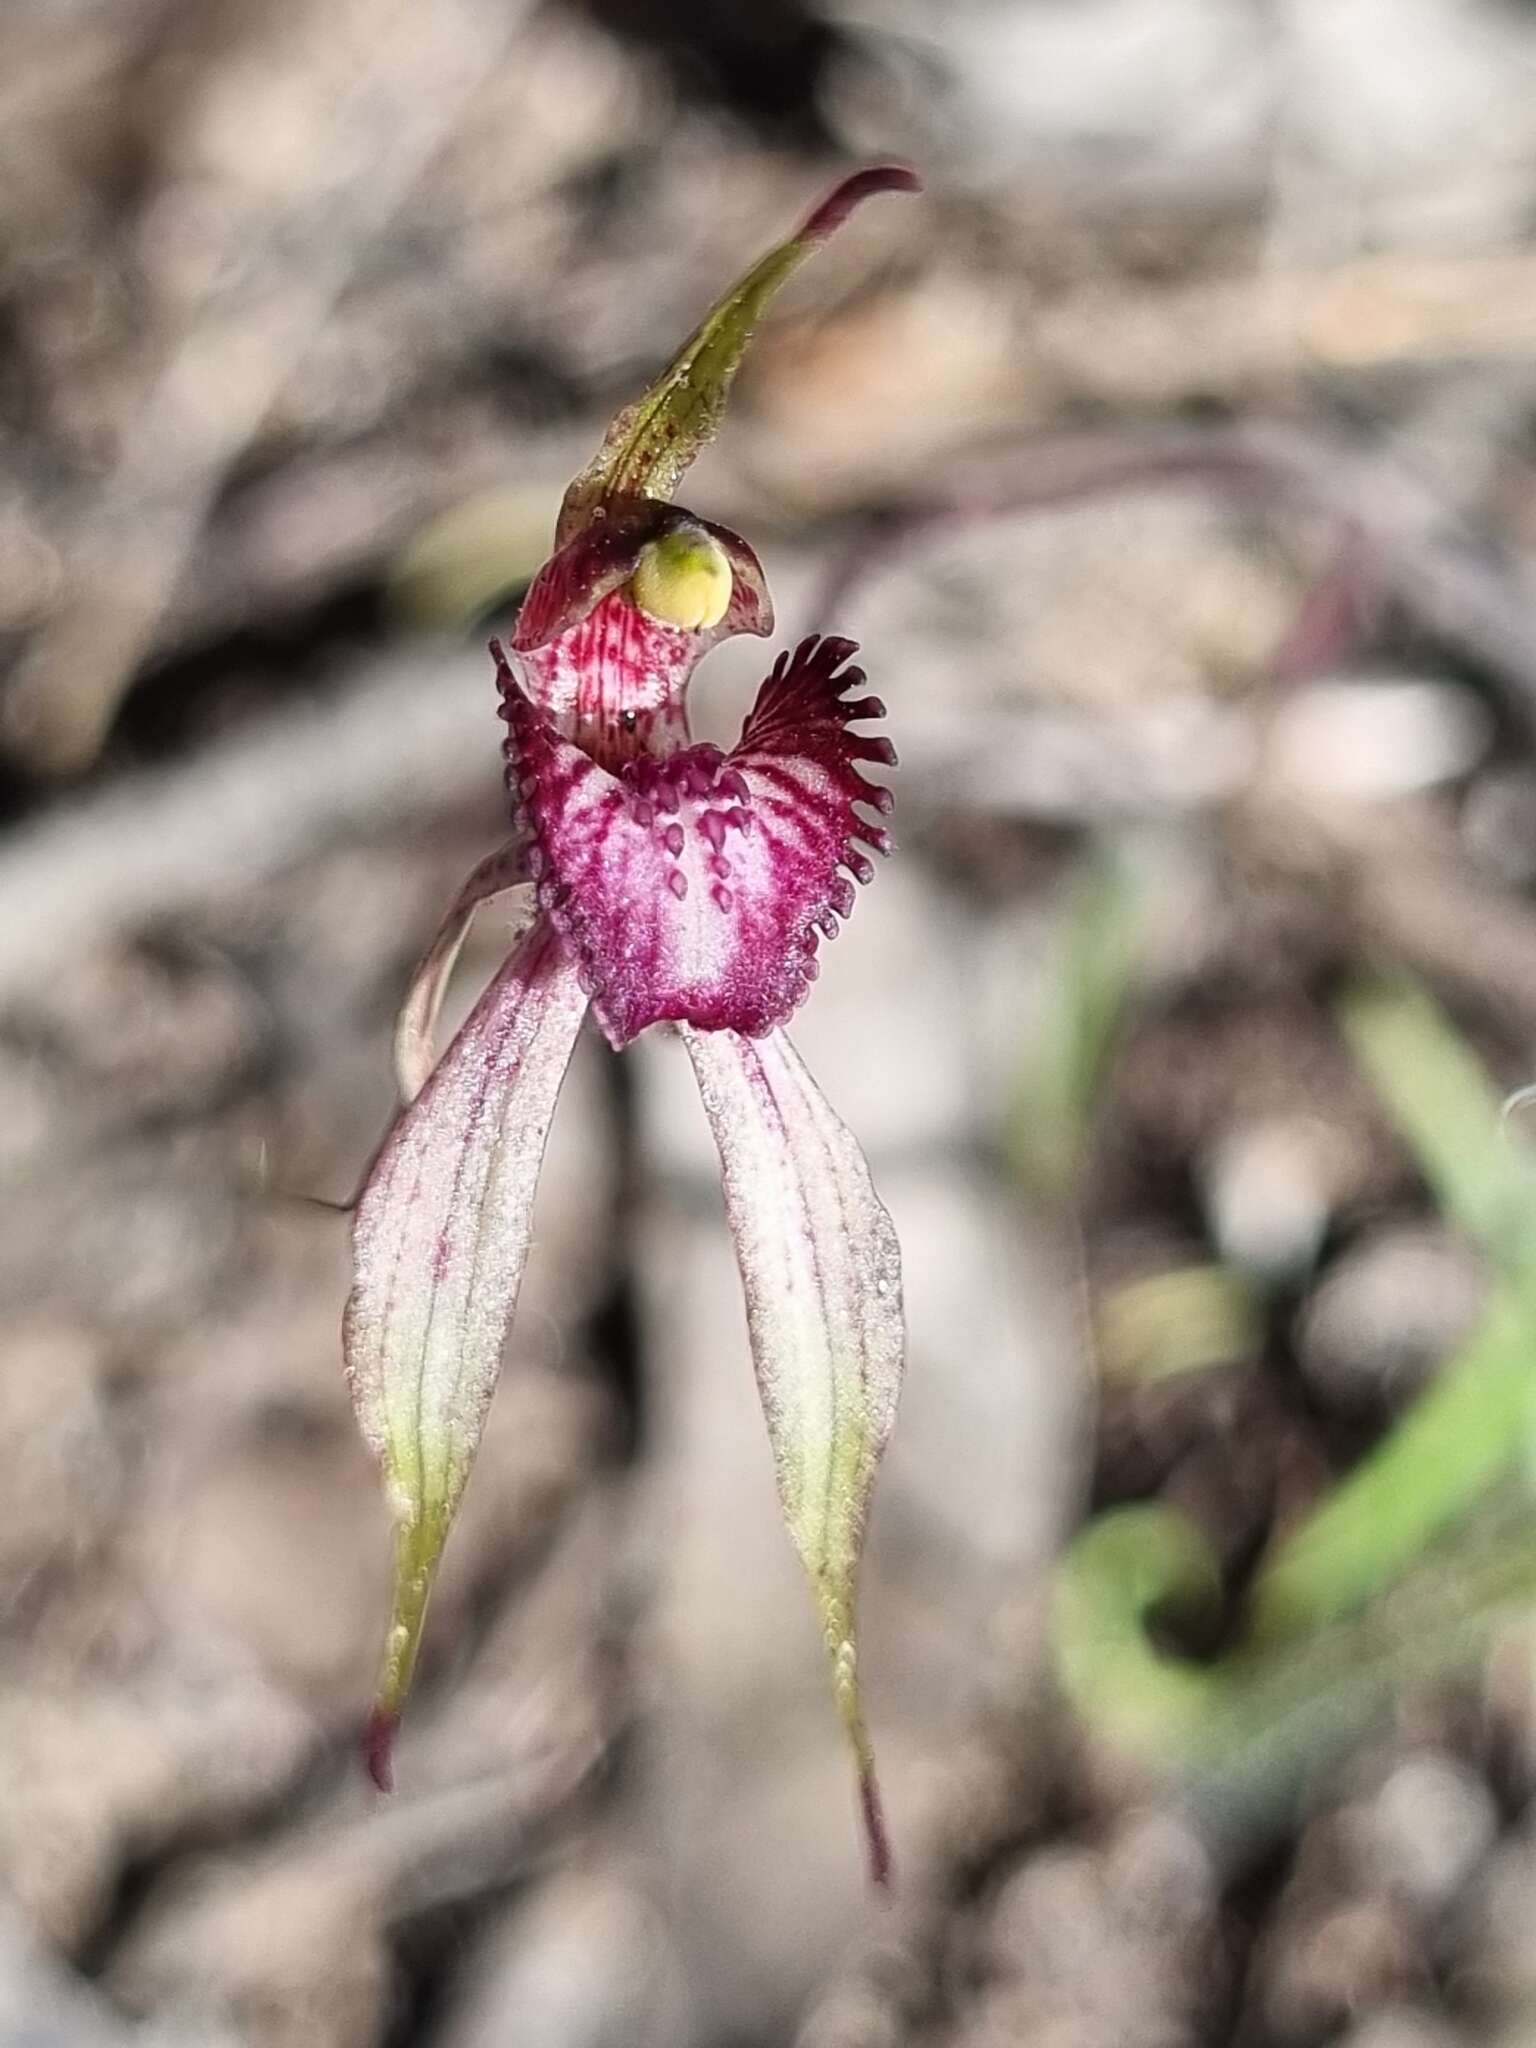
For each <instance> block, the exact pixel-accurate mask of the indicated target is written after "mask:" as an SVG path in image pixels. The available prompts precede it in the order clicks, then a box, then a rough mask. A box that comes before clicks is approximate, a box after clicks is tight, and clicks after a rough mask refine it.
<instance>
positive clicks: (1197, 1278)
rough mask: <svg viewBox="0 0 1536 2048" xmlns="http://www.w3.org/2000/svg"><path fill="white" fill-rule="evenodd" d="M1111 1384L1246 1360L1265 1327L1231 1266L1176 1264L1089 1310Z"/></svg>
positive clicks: (1108, 1294)
mask: <svg viewBox="0 0 1536 2048" xmlns="http://www.w3.org/2000/svg"><path fill="white" fill-rule="evenodd" d="M1093 1320H1094V1332H1095V1335H1096V1337H1097V1340H1098V1354H1099V1365H1100V1367H1101V1368H1102V1370H1103V1373H1104V1377H1105V1378H1106V1379H1109V1380H1122V1381H1125V1380H1130V1381H1142V1382H1146V1383H1151V1382H1153V1381H1157V1380H1166V1379H1176V1378H1178V1377H1180V1376H1181V1375H1183V1374H1185V1373H1198V1372H1210V1371H1212V1370H1214V1369H1215V1368H1216V1367H1218V1366H1223V1365H1237V1364H1240V1363H1241V1362H1242V1361H1243V1360H1244V1359H1246V1358H1251V1357H1252V1356H1253V1355H1254V1353H1255V1352H1256V1351H1257V1350H1258V1348H1259V1346H1260V1344H1261V1343H1262V1341H1263V1334H1264V1326H1263V1320H1262V1318H1261V1316H1260V1314H1259V1310H1258V1305H1257V1303H1256V1302H1255V1300H1254V1297H1253V1290H1252V1289H1251V1288H1250V1287H1249V1286H1248V1284H1247V1282H1246V1281H1245V1280H1244V1278H1243V1276H1242V1275H1241V1274H1240V1273H1237V1272H1234V1271H1233V1270H1232V1268H1231V1267H1229V1266H1213V1265H1202V1266H1178V1267H1175V1268H1174V1269H1173V1270H1172V1271H1169V1272H1164V1273H1150V1274H1147V1275H1145V1276H1143V1277H1142V1278H1141V1279H1137V1280H1128V1281H1126V1282H1125V1283H1124V1285H1122V1286H1120V1287H1115V1288H1111V1289H1108V1290H1107V1291H1106V1292H1105V1293H1104V1294H1103V1296H1102V1297H1101V1299H1100V1301H1099V1303H1098V1306H1097V1307H1096V1309H1095V1311H1094V1319H1093Z"/></svg>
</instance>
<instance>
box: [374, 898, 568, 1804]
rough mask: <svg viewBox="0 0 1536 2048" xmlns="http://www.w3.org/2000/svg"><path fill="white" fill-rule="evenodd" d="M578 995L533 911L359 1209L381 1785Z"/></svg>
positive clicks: (386, 1149) (519, 1265)
mask: <svg viewBox="0 0 1536 2048" xmlns="http://www.w3.org/2000/svg"><path fill="white" fill-rule="evenodd" d="M585 1009H586V998H585V996H584V995H583V994H582V993H581V990H580V988H579V987H578V985H577V979H576V966H575V962H574V961H573V960H572V959H571V956H570V954H569V952H568V951H567V949H566V947H565V945H564V943H563V941H562V940H561V939H560V937H559V936H558V934H557V933H556V932H554V931H553V930H552V929H551V927H550V926H549V925H548V924H547V923H545V922H543V921H542V920H541V921H540V922H539V923H538V924H536V925H535V926H534V928H533V930H532V931H531V932H529V933H528V935H527V936H526V937H525V938H524V939H523V940H522V942H521V944H520V945H519V946H518V947H517V949H516V951H515V952H514V953H513V954H512V957H511V958H510V959H509V960H508V961H507V964H506V965H505V967H503V968H502V970H501V973H500V974H499V975H498V976H497V977H496V979H495V981H494V982H492V984H491V986H490V987H489V989H487V991H486V993H485V994H484V995H483V996H482V997H481V999H480V1001H479V1003H478V1004H477V1006H476V1007H475V1009H474V1011H473V1012H472V1013H471V1015H470V1018H469V1021H468V1022H467V1023H466V1024H465V1026H464V1028H463V1030H462V1031H460V1033H459V1035H458V1037H457V1038H456V1039H455V1040H454V1041H453V1044H452V1045H451V1046H450V1047H449V1048H448V1051H447V1052H446V1053H445V1054H444V1055H443V1058H442V1060H441V1061H440V1062H439V1064H438V1066H437V1067H436V1069H435V1070H434V1072H433V1073H432V1075H431V1077H430V1079H429V1080H428V1081H427V1084H426V1086H425V1087H424V1088H423V1089H422V1091H421V1093H420V1094H419V1095H418V1096H417V1097H416V1099H415V1101H414V1102H413V1103H412V1104H411V1105H410V1107H409V1108H408V1109H405V1110H403V1111H402V1112H401V1115H400V1118H399V1120H398V1122H397V1123H396V1124H395V1127H394V1129H393V1130H392V1131H391V1132H390V1134H389V1136H388V1137H387V1138H386V1139H385V1141H384V1144H383V1147H382V1148H381V1150H380V1152H379V1156H378V1158H377V1159H376V1160H375V1161H374V1164H373V1169H372V1171H371V1173H370V1174H369V1177H368V1181H367V1185H366V1186H365V1188H364V1190H363V1194H362V1198H361V1200H360V1202H359V1204H358V1209H357V1215H356V1217H355V1219H354V1221H353V1226H352V1244H353V1260H354V1271H353V1285H352V1294H351V1298H350V1299H349V1301H348V1303H347V1313H346V1320H345V1326H344V1330H343V1339H342V1341H343V1346H344V1350H345V1354H346V1362H347V1378H348V1381H349V1384H350V1386H351V1390H352V1399H353V1402H354V1404H355V1405H356V1408H357V1414H358V1420H359V1422H360V1424H361V1426H362V1430H363V1434H364V1436H365V1437H366V1438H367V1440H368V1442H369V1444H370V1445H371V1447H372V1448H373V1450H374V1452H375V1454H376V1455H377V1457H378V1459H379V1461H380V1464H381V1465H382V1467H383V1470H384V1477H385V1482H386V1485H387V1488H388V1492H389V1498H390V1505H391V1508H392V1510H393V1513H394V1516H395V1524H396V1543H395V1589H394V1605H393V1611H392V1613H391V1617H390V1627H389V1635H388V1638H387V1641H386V1647H385V1655H384V1663H383V1670H382V1674H381V1678H380V1684H379V1694H378V1700H377V1704H376V1707H375V1712H374V1719H373V1723H372V1732H371V1736H370V1762H371V1764H372V1766H373V1769H374V1773H375V1776H376V1777H379V1778H380V1779H381V1781H383V1780H386V1779H387V1776H388V1738H389V1735H390V1733H391V1732H392V1730H393V1727H394V1724H395V1722H396V1721H397V1720H398V1718H399V1713H400V1708H401V1704H402V1702H403V1701H404V1698H405V1694H406V1690H407V1688H408V1686H409V1684H410V1678H411V1672H412V1669H413V1667H414V1665H415V1661H416V1652H417V1648H418V1645H419V1643H420V1638H421V1627H422V1621H423V1617H424V1615H425V1612H426V1605H427V1597H428V1594H429V1593H430V1591H431V1586H432V1579H433V1575H434V1573H435V1571H436V1569H437V1560H438V1557H439V1554H440V1553H441V1550H442V1547H443V1543H444V1540H445V1539H446V1537H447V1534H448V1528H449V1525H450V1523H451V1522H452V1520H453V1516H454V1512H455V1510H456V1509H457V1507H458V1504H459V1499H460V1496H461V1495H462V1493H463V1491H464V1485H465V1481H466V1480H467V1479H468V1477H469V1468H470V1465H471V1462H472V1461H473V1458H474V1455H475V1449H476V1446H477V1445H478V1443H479V1441H480V1434H481V1430H482V1428H483V1427H484V1422H485V1412H486V1408H487V1406H488V1405H489V1402H490V1398H491V1393H492V1390H493V1388H494V1386H495V1384H496V1376H497V1373H498V1370H499V1368H500V1364H501V1350H502V1342H503V1339H504V1337H505V1335H506V1330H507V1325H508V1323H509V1321H510V1320H511V1316H512V1311H513V1308H514V1306H515V1304H516V1301H517V1290H518V1286H519V1283H520V1282H521V1280H522V1275H523V1262H524V1260H525V1258H526V1257H527V1252H528V1241H529V1228H530V1218H531V1215H532V1210H533V1194H534V1185H535V1183H536V1181H537V1179H538V1173H539V1165H540V1161H541V1160H542V1158H543V1154H544V1140H545V1138H546V1136H547V1134H548V1131H549V1124H550V1119H551V1117H552V1116H553V1114H554V1108H555V1099H556V1097H557V1095H558V1094H559V1090H560V1083H561V1080H562V1079H563V1077H564V1074H565V1070H566V1066H567V1064H568V1062H569V1060H570V1056H571V1049H572V1047H573V1046H574V1045H575V1042H576V1033H577V1030H578V1029H579V1027H580V1024H581V1019H582V1015H583V1012H584V1011H585Z"/></svg>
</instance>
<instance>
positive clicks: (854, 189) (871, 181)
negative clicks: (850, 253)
mask: <svg viewBox="0 0 1536 2048" xmlns="http://www.w3.org/2000/svg"><path fill="white" fill-rule="evenodd" d="M922 189H923V181H922V179H921V178H920V177H919V176H918V175H917V173H916V171H914V170H913V169H911V167H910V166H909V165H907V164H870V165H869V166H868V168H867V169H865V170H862V171H854V172H853V173H852V174H851V175H850V176H849V177H846V178H844V180H843V182H842V183H841V184H840V185H839V186H837V187H836V188H835V190H833V191H831V192H829V193H828V194H827V196H826V198H825V199H823V200H822V202H821V204H820V205H819V206H818V207H817V208H816V210H815V212H814V213H813V214H812V215H811V216H810V218H809V219H808V220H807V221H806V223H805V225H804V227H803V228H801V230H800V234H799V236H798V237H797V238H796V239H797V240H804V241H807V242H824V241H825V240H826V238H827V237H828V236H829V235H831V234H835V233H836V231H837V230H838V229H839V228H840V227H841V226H842V224H843V222H844V221H845V220H846V219H847V218H848V216H849V214H850V213H852V212H853V209H854V208H855V207H856V206H858V205H859V204H860V203H861V202H862V201H863V200H865V199H869V198H871V197H872V196H873V195H874V194H875V193H876V192H921V191H922Z"/></svg>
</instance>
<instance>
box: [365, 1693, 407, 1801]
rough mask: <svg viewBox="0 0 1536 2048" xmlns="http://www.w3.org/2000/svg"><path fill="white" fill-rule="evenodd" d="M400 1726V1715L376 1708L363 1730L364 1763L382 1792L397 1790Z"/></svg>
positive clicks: (382, 1708)
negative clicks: (397, 1742) (396, 1752)
mask: <svg viewBox="0 0 1536 2048" xmlns="http://www.w3.org/2000/svg"><path fill="white" fill-rule="evenodd" d="M399 1726H400V1716H399V1715H398V1714H396V1713H391V1712H390V1711H389V1710H388V1709H387V1708H384V1707H375V1708H374V1710H373V1712H372V1713H371V1714H370V1715H369V1716H368V1725H367V1726H366V1727H365V1728H364V1730H363V1762H364V1763H365V1764H366V1765H367V1767H368V1775H369V1777H370V1778H372V1780H373V1782H374V1784H375V1785H377V1786H378V1788H379V1790H380V1791H381V1792H393V1791H394V1789H395V1734H396V1732H397V1730H398V1729H399Z"/></svg>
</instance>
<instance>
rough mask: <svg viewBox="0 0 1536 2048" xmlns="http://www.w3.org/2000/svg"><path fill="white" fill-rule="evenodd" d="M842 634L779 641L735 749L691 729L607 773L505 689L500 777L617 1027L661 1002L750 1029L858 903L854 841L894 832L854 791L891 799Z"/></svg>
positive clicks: (605, 1013)
mask: <svg viewBox="0 0 1536 2048" xmlns="http://www.w3.org/2000/svg"><path fill="white" fill-rule="evenodd" d="M852 652H853V646H852V642H851V641H847V640H823V641H816V640H807V641H805V642H803V643H802V645H801V646H800V647H799V648H798V649H797V650H796V651H795V653H794V655H793V656H790V655H781V656H780V657H779V660H778V662H777V664H776V665H775V667H774V670H773V673H772V675H771V676H770V677H769V678H768V680H767V681H766V682H765V683H764V685H763V688H762V690H761V692H760V694H759V697H758V701H757V705H756V707H755V708H754V710H753V712H752V714H751V716H750V717H749V718H748V720H747V722H746V725H745V726H744V728H743V731H742V737H741V740H740V743H739V744H738V746H737V747H736V749H735V750H734V751H733V752H732V753H731V754H729V755H725V754H722V753H721V751H720V749H719V748H718V747H711V746H695V747H686V748H682V749H679V750H678V751H677V752H676V753H674V754H671V755H669V756H667V757H666V758H664V759H662V760H659V761H658V760H653V759H651V758H650V757H649V756H642V757H641V758H639V759H637V760H633V761H629V762H626V763H625V764H624V765H623V767H622V769H621V770H620V771H619V772H618V773H617V774H613V773H610V772H609V771H608V770H607V769H605V768H602V767H600V766H598V765H597V764H596V763H595V762H594V761H592V760H591V758H590V757H589V756H588V755H587V754H586V753H585V752H584V751H583V750H582V749H581V748H580V747H578V746H575V745H574V744H572V743H571V742H570V741H569V740H566V739H563V738H562V737H561V736H560V735H559V734H558V733H556V732H555V731H554V729H553V728H552V727H551V725H550V724H549V722H548V721H547V720H546V719H544V718H542V717H541V716H540V715H539V713H538V712H537V711H536V710H535V709H534V707H533V706H532V705H531V704H529V702H528V700H527V699H526V698H525V697H523V696H522V695H521V693H520V692H518V691H517V690H516V688H515V687H511V688H507V689H506V691H505V697H506V701H505V705H504V712H505V716H506V718H507V723H508V747H507V758H508V769H507V773H508V782H509V786H510V788H511V791H512V794H513V797H514V801H515V803H516V804H517V806H518V810H517V816H518V821H519V823H520V825H522V826H524V827H525V828H526V830H527V832H528V835H529V838H530V841H531V850H530V856H529V857H530V859H531V860H532V861H533V862H534V863H535V866H536V871H537V874H538V885H539V901H540V903H541V904H542V905H543V907H544V908H545V910H546V911H547V912H548V914H549V916H550V917H551V918H552V919H553V920H554V922H555V923H556V925H558V927H559V928H560V930H561V931H562V932H563V933H564V934H565V936H566V937H567V938H568V940H569V941H570V943H571V945H572V947H573V948H574V950H575V951H576V953H577V956H578V957H579V959H580V961H581V966H582V971H583V973H584V974H585V976H586V980H587V986H588V988H589V990H590V992H591V994H592V999H593V1008H594V1010H595V1012H596V1015H597V1017H598V1021H599V1022H600V1023H601V1025H602V1027H603V1029H604V1031H605V1032H606V1033H607V1034H608V1037H609V1038H610V1039H611V1040H612V1042H613V1043H614V1044H615V1045H624V1044H626V1043H627V1042H628V1041H629V1040H630V1039H631V1038H633V1037H634V1036H635V1035H636V1034H637V1033H638V1032H640V1031H643V1030H644V1029H645V1028H646V1026H647V1025H649V1024H654V1023H658V1022H661V1021H664V1020H672V1021H676V1022H686V1023H690V1024H697V1025H699V1026H700V1027H701V1028H703V1029H705V1030H711V1031H719V1030H727V1029H729V1030H736V1031H743V1032H746V1033H747V1034H749V1035H757V1034H760V1033H762V1032H765V1031H769V1030H771V1029H773V1027H774V1026H775V1025H777V1024H780V1023H782V1022H783V1021H784V1019H785V1018H786V1017H788V1016H789V1015H790V1013H791V1012H792V1011H793V1010H794V1008H795V1006H796V1005H797V1004H798V1003H799V1002H800V1001H801V1000H802V998H803V997H804V995H805V993H806V990H807V988H808V987H809V985H810V982H811V980H812V979H813V978H814V976H815V973H816V969H817V957H816V955H817V947H818V945H819V943H820V940H821V939H822V938H823V937H830V936H831V935H833V934H834V933H835V932H836V931H837V929H838V919H839V917H846V916H847V915H848V913H849V911H850V910H851V909H852V907H853V896H854V889H853V883H852V881H851V880H850V879H849V873H851V874H852V875H853V876H854V877H856V878H857V879H858V880H860V881H867V880H868V879H869V878H870V876H871V875H872V874H873V872H874V869H873V865H872V863H871V862H870V860H869V858H868V855H867V854H866V853H865V852H864V851H863V850H862V848H863V847H865V846H867V847H870V848H873V849H875V850H876V851H879V852H884V851H886V850H888V848H889V846H890V838H889V834H888V833H887V832H886V831H885V829H884V827H883V826H880V825H877V824H875V823H873V822H871V821H870V820H869V819H868V818H866V817H864V816H862V815H861V813H860V809H859V807H860V806H864V807H866V808H870V809H874V810H878V811H885V810H888V809H889V807H890V801H891V796H890V791H889V790H888V789H885V788H883V787H880V786H878V785H876V784H873V783H871V782H868V781H866V780H865V778H864V775H863V773H862V771H861V765H860V764H861V763H864V762H868V761H876V762H880V763H890V762H892V761H894V759H895V755H894V753H893V751H892V749H891V745H890V742H889V741H888V740H884V739H880V738H871V737H868V736H865V735H861V734H859V733H856V732H853V731H852V730H850V723H849V722H850V720H854V719H862V718H874V717H879V716H880V715H881V714H882V711H883V706H881V704H880V703H879V702H878V700H877V699H875V698H872V697H864V698H856V699H854V700H852V701H849V700H847V699H846V698H845V695H844V692H845V691H847V690H849V689H857V688H858V687H859V686H860V685H862V683H863V681H864V676H863V671H862V670H860V669H848V668H844V667H843V666H842V664H843V663H844V662H845V661H846V659H847V657H848V656H849V654H851V653H852ZM844 870H847V871H849V872H847V873H845V872H844Z"/></svg>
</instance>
